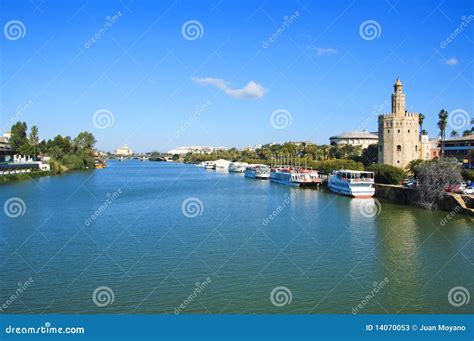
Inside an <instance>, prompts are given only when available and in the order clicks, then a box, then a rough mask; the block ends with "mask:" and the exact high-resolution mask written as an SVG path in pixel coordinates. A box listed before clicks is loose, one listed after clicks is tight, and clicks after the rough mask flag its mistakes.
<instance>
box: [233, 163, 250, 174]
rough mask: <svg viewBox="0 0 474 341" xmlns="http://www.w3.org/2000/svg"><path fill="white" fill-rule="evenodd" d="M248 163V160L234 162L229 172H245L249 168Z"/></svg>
mask: <svg viewBox="0 0 474 341" xmlns="http://www.w3.org/2000/svg"><path fill="white" fill-rule="evenodd" d="M247 166H248V163H246V162H232V163H231V164H230V165H229V172H231V173H243V172H245V169H246V168H247Z"/></svg>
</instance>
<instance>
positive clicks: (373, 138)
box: [329, 130, 379, 148]
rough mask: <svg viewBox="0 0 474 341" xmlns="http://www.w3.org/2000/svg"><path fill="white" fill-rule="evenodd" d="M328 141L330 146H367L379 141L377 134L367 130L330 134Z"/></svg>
mask: <svg viewBox="0 0 474 341" xmlns="http://www.w3.org/2000/svg"><path fill="white" fill-rule="evenodd" d="M329 142H330V144H331V145H332V146H339V145H344V144H349V145H352V146H361V147H362V148H367V147H368V146H369V145H371V144H378V143H379V136H378V135H377V134H373V133H369V132H368V131H365V130H364V131H345V132H342V133H340V134H337V135H334V136H331V137H330V138H329Z"/></svg>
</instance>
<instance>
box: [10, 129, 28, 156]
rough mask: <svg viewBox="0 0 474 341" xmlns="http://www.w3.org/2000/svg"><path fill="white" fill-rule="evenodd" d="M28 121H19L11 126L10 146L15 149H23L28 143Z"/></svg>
mask: <svg viewBox="0 0 474 341" xmlns="http://www.w3.org/2000/svg"><path fill="white" fill-rule="evenodd" d="M27 129H28V126H27V125H26V122H17V123H15V124H14V125H13V126H12V128H11V137H10V141H9V143H10V146H11V148H12V149H13V150H15V151H21V150H22V149H23V148H25V146H27V145H28V138H27V134H26V131H27Z"/></svg>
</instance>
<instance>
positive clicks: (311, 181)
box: [270, 167, 321, 187]
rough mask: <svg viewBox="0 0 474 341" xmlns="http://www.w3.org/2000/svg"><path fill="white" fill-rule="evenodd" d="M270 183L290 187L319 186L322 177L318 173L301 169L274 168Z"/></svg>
mask: <svg viewBox="0 0 474 341" xmlns="http://www.w3.org/2000/svg"><path fill="white" fill-rule="evenodd" d="M270 181H272V182H276V183H279V184H283V185H288V186H299V187H303V186H319V184H321V177H320V176H319V173H318V171H316V170H312V169H306V168H299V167H277V168H272V170H271V173H270Z"/></svg>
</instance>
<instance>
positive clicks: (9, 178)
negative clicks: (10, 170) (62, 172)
mask: <svg viewBox="0 0 474 341" xmlns="http://www.w3.org/2000/svg"><path fill="white" fill-rule="evenodd" d="M51 174H52V172H46V171H35V172H30V173H20V174H5V175H2V176H0V184H6V183H9V182H13V181H22V180H30V179H32V178H37V177H40V176H47V175H51Z"/></svg>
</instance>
